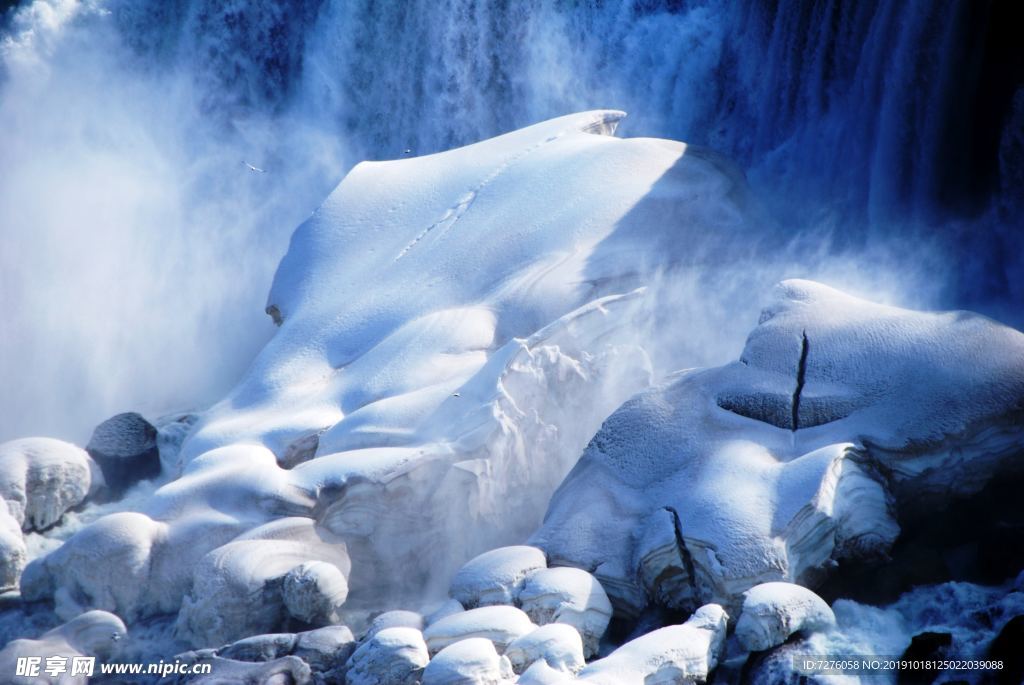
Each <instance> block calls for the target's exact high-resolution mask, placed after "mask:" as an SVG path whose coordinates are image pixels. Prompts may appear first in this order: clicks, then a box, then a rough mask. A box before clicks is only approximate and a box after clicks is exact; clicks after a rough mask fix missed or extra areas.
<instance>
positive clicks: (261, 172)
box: [242, 159, 267, 174]
mask: <svg viewBox="0 0 1024 685" xmlns="http://www.w3.org/2000/svg"><path fill="white" fill-rule="evenodd" d="M242 164H244V165H245V166H247V167H249V170H250V171H255V172H257V173H260V174H265V173H267V172H266V170H265V169H260V168H259V167H255V166H253V165H252V164H249V162H247V161H245V160H244V159H243V160H242Z"/></svg>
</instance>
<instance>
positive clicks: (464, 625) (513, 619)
mask: <svg viewBox="0 0 1024 685" xmlns="http://www.w3.org/2000/svg"><path fill="white" fill-rule="evenodd" d="M536 627H537V626H536V625H534V624H533V623H532V622H531V621H530V617H529V616H527V615H526V614H525V613H524V612H523V611H521V610H519V609H517V608H515V607H510V606H489V607H479V608H477V609H469V610H468V611H464V612H462V613H458V614H453V615H451V616H448V617H446V618H442V619H441V620H440V621H437V622H436V623H432V624H431V625H430V626H429V627H428V628H427V629H426V630H425V631H423V638H424V639H425V640H426V641H427V647H428V648H429V649H430V653H431V654H437V653H438V652H440V651H441V650H442V649H444V648H445V647H447V646H448V645H450V644H453V643H455V642H459V641H461V640H465V639H468V638H473V637H482V638H487V640H488V641H490V642H491V644H493V645H494V647H495V648H496V649H497V650H498V651H499V652H504V651H505V647H507V646H508V644H509V643H510V642H512V641H513V640H515V639H516V638H519V637H522V636H523V635H526V634H528V633H531V632H533V630H534V629H536Z"/></svg>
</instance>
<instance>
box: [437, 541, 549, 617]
mask: <svg viewBox="0 0 1024 685" xmlns="http://www.w3.org/2000/svg"><path fill="white" fill-rule="evenodd" d="M546 567H547V560H546V559H545V558H544V552H543V551H541V550H539V549H537V548H536V547H527V546H526V545H517V546H513V547H499V548H497V549H492V550H490V551H487V552H484V553H483V554H480V555H479V556H477V557H474V558H473V559H470V560H469V561H467V562H466V563H465V564H464V565H463V566H462V568H460V569H459V571H458V573H456V574H455V577H454V578H453V579H452V585H451V588H450V589H449V591H448V594H450V595H451V596H452V597H453V598H455V599H457V600H459V602H460V603H461V604H462V606H464V607H465V608H467V609H473V608H476V607H478V606H489V605H492V604H514V603H515V601H516V598H517V597H518V595H519V590H520V589H522V587H523V583H524V582H526V579H527V578H529V577H530V576H531V575H533V574H534V573H536V572H537V571H539V570H541V569H543V568H546Z"/></svg>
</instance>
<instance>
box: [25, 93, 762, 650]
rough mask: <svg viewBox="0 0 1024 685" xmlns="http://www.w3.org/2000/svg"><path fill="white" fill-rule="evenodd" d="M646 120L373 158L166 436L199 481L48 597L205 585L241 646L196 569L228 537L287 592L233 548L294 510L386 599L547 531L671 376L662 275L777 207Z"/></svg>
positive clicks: (282, 270)
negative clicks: (560, 496) (256, 347)
mask: <svg viewBox="0 0 1024 685" xmlns="http://www.w3.org/2000/svg"><path fill="white" fill-rule="evenodd" d="M622 116H623V115H622V113H620V112H613V111H598V112H588V113H583V114H577V115H572V116H568V117H562V118H559V119H555V120H552V121H548V122H543V123H541V124H538V125H535V126H531V127H528V128H526V129H523V130H521V131H516V132H513V133H510V134H508V135H505V136H500V137H498V138H495V139H493V140H489V141H484V142H482V143H479V144H476V145H471V146H468V147H466V148H462V149H458V150H452V151H449V152H445V153H441V154H436V155H429V156H424V157H418V158H406V159H402V160H396V161H389V162H368V163H364V164H361V165H359V166H357V167H356V168H354V169H353V170H352V171H351V172H350V173H349V174H348V176H347V177H346V178H345V179H344V181H343V182H342V183H341V184H340V185H339V186H338V188H337V189H336V190H335V191H334V192H333V193H332V194H331V196H330V197H329V198H328V199H327V201H326V202H325V203H324V204H323V206H322V207H321V208H320V209H319V210H318V211H317V212H316V213H315V215H314V216H313V217H311V218H310V219H309V221H307V222H306V223H305V224H303V226H301V227H300V228H299V229H298V230H297V231H296V232H295V234H294V236H293V238H292V241H291V245H290V247H289V250H288V253H287V255H286V256H285V258H284V259H283V260H282V262H281V264H280V267H279V269H278V272H277V274H276V276H275V279H274V283H273V286H272V288H271V292H270V295H269V298H268V310H270V311H271V312H273V314H274V315H275V317H276V318H277V319H279V321H280V324H281V325H280V328H279V329H278V330H277V332H276V334H275V336H274V338H273V339H272V340H271V341H270V342H269V343H268V344H267V346H266V347H265V348H264V350H263V351H262V352H261V354H260V355H259V356H258V358H257V359H256V360H254V362H253V364H252V365H251V367H250V368H249V371H248V372H247V374H246V376H245V377H244V378H243V379H242V380H241V381H240V383H239V384H238V385H237V387H236V388H235V389H234V390H233V391H232V392H231V393H229V395H228V396H226V397H225V398H224V399H223V400H222V401H221V402H220V403H219V404H217V405H216V406H214V407H213V408H212V409H210V410H209V411H206V412H204V413H203V414H202V415H201V416H200V418H199V419H198V420H197V422H196V423H195V425H194V426H190V425H186V424H185V423H182V425H181V426H179V427H178V429H176V430H175V432H174V439H173V440H171V443H172V444H169V445H168V449H166V450H163V456H164V461H165V464H164V466H165V469H166V472H167V475H168V476H169V477H172V478H176V479H175V480H173V481H172V482H169V483H168V484H166V485H164V486H162V487H161V488H159V489H158V490H157V491H156V493H155V494H154V495H153V496H152V498H151V499H150V500H149V501H148V502H147V503H146V504H145V505H144V506H143V507H141V510H140V511H137V512H133V513H130V514H129V513H126V512H122V513H119V514H114V515H112V516H110V517H106V518H103V519H100V520H98V521H96V522H94V523H92V524H90V525H89V526H87V527H86V528H84V529H83V530H81V531H80V532H78V533H77V534H75V535H74V536H73V537H71V538H70V539H69V540H68V541H67V542H65V543H64V545H63V546H62V547H61V548H60V549H58V550H56V551H54V552H51V553H50V554H49V555H48V556H47V557H45V558H44V559H43V560H42V561H41V562H40V563H39V564H36V565H30V567H32V573H31V578H32V580H33V582H32V586H33V588H34V590H33V592H34V593H35V595H38V596H42V597H54V598H55V599H57V602H58V606H59V610H60V611H61V612H62V615H68V614H69V613H71V612H73V611H78V610H81V609H83V608H90V607H103V608H108V609H111V610H114V611H117V613H118V614H119V615H121V616H124V617H125V619H126V620H128V621H134V620H137V619H138V618H141V617H144V616H152V615H157V614H166V613H173V612H175V611H178V610H179V609H181V605H182V603H183V600H184V598H185V597H186V595H188V596H189V598H190V599H189V600H188V602H187V603H188V604H189V607H188V608H187V609H185V610H184V613H185V614H186V617H187V616H191V615H192V614H196V616H195V619H196V620H195V621H192V623H193V624H194V629H193V628H189V629H187V630H186V633H187V634H189V635H191V636H192V637H191V639H196V640H199V639H202V640H207V639H209V640H220V639H223V638H224V637H226V636H227V635H235V634H238V632H237V630H236V629H235V628H231V629H228V628H229V627H228V626H227V625H226V624H225V625H224V626H223V628H224V630H223V632H222V631H221V629H220V628H217V629H216V630H214V629H210V630H207V629H205V628H204V627H203V623H202V622H200V621H199V618H200V617H199V615H198V614H201V613H202V611H201V610H200V609H198V608H196V607H197V605H196V604H195V602H196V593H198V594H200V595H203V596H204V597H205V594H204V593H205V591H204V589H203V587H202V586H196V584H195V583H194V582H193V570H194V569H196V568H197V567H204V568H205V566H206V564H207V563H209V562H204V561H202V560H203V559H204V557H206V555H209V554H214V555H215V556H213V557H210V558H211V559H214V558H216V559H223V560H224V561H225V562H229V564H228V565H229V566H230V567H232V568H234V569H236V570H237V574H236V573H235V571H232V572H231V574H232V575H237V576H238V577H246V578H249V579H252V580H253V584H251V585H250V584H247V583H242V584H240V585H239V586H238V589H239V590H241V588H242V587H243V586H245V587H248V588H249V589H250V590H254V589H257V588H259V587H264V585H261V584H260V582H257V581H256V579H257V578H262V577H263V575H264V574H263V572H262V571H260V570H258V569H253V570H250V571H245V572H243V571H242V569H241V568H240V565H241V564H242V559H243V558H244V559H246V560H248V561H246V562H245V563H253V564H258V563H261V562H262V560H264V559H266V558H268V557H267V555H273V552H266V553H264V552H260V553H258V554H257V553H255V552H253V553H251V554H250V553H246V554H244V555H243V554H239V553H238V552H236V551H233V550H235V548H231V550H224V551H221V552H219V553H217V552H215V550H217V549H218V548H221V547H223V546H225V545H229V544H231V543H232V541H235V540H236V538H239V536H244V535H246V534H247V533H249V532H250V531H252V530H253V529H256V528H258V527H260V526H264V525H266V524H267V523H269V522H271V521H273V520H275V519H279V518H282V517H288V516H302V517H309V518H312V519H314V520H315V521H316V522H317V524H318V525H319V526H320V528H321V529H323V530H325V531H329V532H330V533H331V534H333V535H336V536H338V537H339V538H342V539H344V541H345V546H346V547H347V549H348V551H349V553H350V554H351V558H352V561H353V566H354V570H353V572H352V574H351V575H350V576H347V577H348V580H349V582H353V579H357V580H358V582H359V583H360V584H361V585H362V586H361V587H352V588H351V590H352V592H353V593H354V594H355V593H357V592H358V593H361V594H363V595H370V596H372V595H374V594H375V593H380V594H381V595H383V594H384V593H396V592H397V591H399V590H407V589H408V587H409V585H410V579H411V578H415V579H417V580H416V581H415V586H416V587H417V588H419V587H422V586H423V585H424V584H427V585H430V586H432V587H435V588H436V589H441V588H442V586H443V585H447V583H448V582H449V581H450V580H451V578H452V575H453V573H454V572H455V570H456V569H457V568H458V567H459V566H460V565H461V564H462V563H463V562H464V561H465V560H466V559H469V558H472V557H473V556H474V555H476V554H479V553H480V552H481V551H483V550H487V549H493V548H495V547H498V546H501V545H506V544H513V543H515V542H516V541H520V540H523V539H525V538H526V537H527V536H528V535H529V534H530V533H531V532H533V530H535V529H536V527H537V526H538V525H539V523H540V521H541V517H542V514H543V511H544V509H545V506H546V504H547V501H548V499H549V497H550V495H551V493H552V492H553V491H554V489H555V487H557V484H558V483H559V482H560V481H561V479H562V478H563V476H564V475H565V474H566V473H567V472H568V470H569V468H570V467H571V465H572V464H573V463H574V462H575V460H576V459H577V457H578V455H579V453H580V452H581V450H582V449H583V447H584V446H585V445H586V443H587V441H588V440H589V439H590V437H591V436H592V435H593V434H594V432H595V431H596V430H597V429H598V427H599V426H600V424H601V421H602V420H603V419H604V418H605V417H606V416H607V415H608V413H610V412H611V411H612V410H613V409H614V408H615V407H617V406H618V405H620V404H621V403H622V401H623V400H624V399H626V398H627V397H629V396H630V395H631V394H633V393H634V392H636V391H637V390H639V389H641V388H643V387H646V386H647V385H648V384H649V382H650V378H651V373H652V367H651V360H650V358H649V356H648V354H647V353H646V352H645V351H644V349H643V344H644V343H646V342H647V341H646V339H645V338H643V336H642V335H641V334H639V333H638V331H639V330H640V329H641V328H642V326H641V325H640V322H642V321H644V320H646V317H647V314H648V310H649V306H648V305H649V303H647V302H646V301H645V298H646V297H647V295H646V294H645V291H643V290H642V289H641V288H639V286H642V285H643V282H642V279H639V278H638V276H637V269H638V268H640V266H642V267H643V268H644V269H650V270H652V271H656V270H658V269H660V268H662V267H669V266H675V265H678V264H682V263H686V262H687V261H690V262H692V261H693V260H694V256H693V255H692V253H691V251H690V250H689V246H688V245H687V237H688V236H690V237H693V236H700V237H701V239H702V240H705V241H710V242H713V241H714V240H715V239H716V236H719V235H730V236H734V235H736V234H737V233H742V232H743V231H745V230H746V229H747V228H748V227H751V225H750V223H749V222H747V220H746V208H745V203H746V199H745V185H744V181H743V180H742V178H741V177H740V175H738V174H737V173H735V172H734V171H733V170H732V169H731V168H730V167H729V166H728V165H726V164H722V163H721V162H720V161H719V160H717V159H715V158H714V157H713V156H710V155H707V154H703V153H701V152H699V151H695V150H690V149H688V148H687V147H686V146H685V145H684V144H682V143H676V142H671V141H664V140H653V139H618V138H615V137H614V136H612V135H611V133H612V132H613V130H614V128H615V125H616V123H617V122H618V120H619V119H620V118H621V117H622ZM566 198H571V201H567V200H566ZM186 434H187V437H184V442H183V443H181V445H180V450H179V449H177V444H176V440H177V439H178V438H180V437H183V436H185V435H186ZM313 436H315V439H314V437H313ZM282 464H283V465H284V466H287V467H289V468H282ZM275 544H278V542H276V541H270V540H267V541H265V546H266V547H268V548H272V547H273V546H274V545H275ZM259 546H260V545H259V544H256V543H253V544H246V545H245V547H246V548H256V547H259ZM95 550H103V552H102V555H101V554H99V553H96V552H95ZM316 558H318V556H317V554H312V555H307V556H306V558H305V559H302V560H301V561H309V560H311V559H316ZM106 559H115V560H119V561H118V562H108V561H107V560H106ZM121 561H123V562H126V564H125V569H124V571H123V572H121V571H118V572H114V571H113V569H114V568H120V567H119V566H117V564H119V563H120V562H121ZM275 573H276V571H275ZM222 575H223V573H222V572H217V573H216V574H215V576H216V577H218V578H220V577H221V576H222ZM346 575H347V574H346ZM263 580H269V578H263ZM217 582H218V583H219V582H221V581H220V580H218V581H217ZM261 582H262V581H261ZM225 587H227V586H225ZM226 594H227V595H228V596H231V595H232V593H231V592H228V593H226ZM58 595H59V596H58ZM392 596H394V595H393V594H392ZM218 601H219V600H218ZM274 603H276V600H275V602H274ZM197 612H198V613H197ZM234 620H242V619H241V615H240V614H237V615H236V613H235V612H234V610H232V611H231V612H229V614H228V615H227V616H225V617H222V618H221V622H224V621H234ZM188 622H189V621H188V620H186V621H185V623H188ZM217 623H218V622H217V620H215V619H211V622H210V625H216V624H217ZM259 623H263V622H262V621H259ZM265 627H266V626H261V628H265ZM255 628H257V626H256V625H255V624H252V625H249V626H248V628H247V629H255ZM238 629H239V630H240V629H241V627H238ZM207 646H217V645H216V644H210V645H207Z"/></svg>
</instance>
